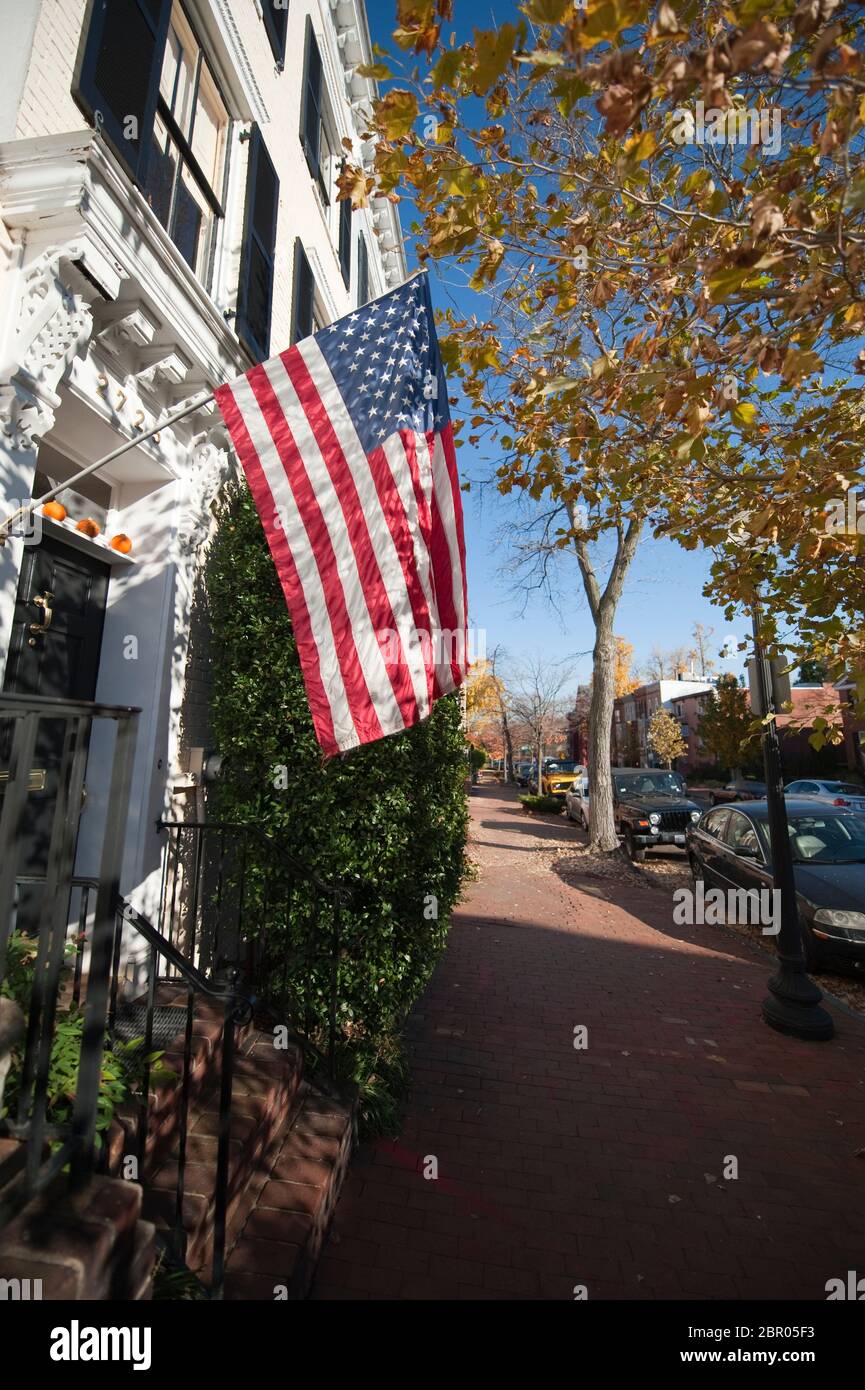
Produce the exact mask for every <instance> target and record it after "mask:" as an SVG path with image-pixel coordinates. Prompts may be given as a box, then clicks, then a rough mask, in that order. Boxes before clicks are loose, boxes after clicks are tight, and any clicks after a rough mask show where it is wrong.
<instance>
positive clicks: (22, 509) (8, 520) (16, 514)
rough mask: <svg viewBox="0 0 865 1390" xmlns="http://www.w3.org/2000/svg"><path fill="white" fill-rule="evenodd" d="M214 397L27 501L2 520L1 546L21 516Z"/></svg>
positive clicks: (178, 412)
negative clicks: (10, 528)
mask: <svg viewBox="0 0 865 1390" xmlns="http://www.w3.org/2000/svg"><path fill="white" fill-rule="evenodd" d="M213 399H214V394H213V392H212V391H208V393H207V395H205V396H201V397H199V399H198V400H194V401H192V402H191V403H190V404H187V405H184V406H182V407H181V408H180V410H176V411H175V412H174V414H173V415H169V416H168V417H167V418H166V419H165V420H161V421H160V423H159V424H158V425H154V426H153V429H150V430H147V431H145V433H144V434H137V435H136V436H135V438H134V439H127V440H126V441H125V443H123V444H121V445H119V446H118V448H116V449H112V451H111V453H110V454H105V456H104V457H103V458H101V459H97V460H96V462H95V463H91V464H88V466H87V467H86V468H82V469H81V470H80V472H78V473H74V474H73V476H72V477H71V478H67V480H66V482H65V483H58V485H57V487H54V488H52V489H51V491H50V492H46V493H45V495H44V496H43V497H34V498H33V499H32V500H31V501H30V502H27V503H25V505H24V506H23V507H19V508H18V510H17V511H15V512H12V514H11V516H7V517H6V519H5V521H2V522H0V547H2V546H4V545H5V544H6V541H7V540H8V538H9V527H10V526H11V525H12V523H13V522H15V521H17V520H18V518H19V517H22V518H23V517H27V516H31V515H32V514H33V512H34V511H35V510H36V508H37V507H41V506H43V505H44V504H45V503H46V502H50V501H51V500H52V499H53V498H55V497H56V496H57V494H58V493H60V492H65V491H66V489H67V488H70V487H74V486H75V484H76V483H80V482H81V479H82V478H87V477H89V475H90V474H91V473H96V472H97V471H98V470H99V469H100V468H104V467H105V465H106V464H108V463H113V462H114V460H115V459H116V458H119V457H120V455H121V454H125V453H126V452H127V450H128V449H134V448H135V446H136V444H143V443H144V441H145V439H152V438H153V436H154V435H155V434H159V432H160V431H161V430H166V429H170V427H171V426H172V425H176V424H177V422H178V421H179V420H182V419H183V418H184V416H186V415H192V414H194V412H195V411H196V410H200V409H201V408H202V406H205V405H207V404H208V403H209V402H210V401H212V400H213Z"/></svg>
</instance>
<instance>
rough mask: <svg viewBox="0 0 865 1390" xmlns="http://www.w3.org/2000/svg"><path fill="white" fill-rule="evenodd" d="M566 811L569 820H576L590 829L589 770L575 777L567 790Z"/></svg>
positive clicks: (584, 827) (586, 828)
mask: <svg viewBox="0 0 865 1390" xmlns="http://www.w3.org/2000/svg"><path fill="white" fill-rule="evenodd" d="M565 812H566V814H567V817H568V820H575V821H577V823H578V824H579V825H581V826H582V827H583V829H584V830H588V828H589V774H588V773H587V772H583V773H581V774H580V776H579V777H575V778H574V780H573V782H572V783H571V785H570V786H569V787H568V790H567V791H566V792H565Z"/></svg>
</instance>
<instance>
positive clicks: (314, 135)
mask: <svg viewBox="0 0 865 1390" xmlns="http://www.w3.org/2000/svg"><path fill="white" fill-rule="evenodd" d="M322 83H323V73H322V66H321V54H320V53H319V51H318V40H317V39H316V37H315V34H314V33H313V30H312V21H311V20H310V19H307V21H306V46H305V50H304V58H303V105H302V109H301V116H300V138H301V140H302V142H303V152H304V154H305V155H306V162H307V164H308V165H309V172H310V173H311V174H312V176H313V178H314V179H317V180H318V183H319V186H320V187H321V190H322V193H323V194H324V198H325V201H326V202H329V201H330V199H329V196H328V195H329V190H328V188H327V186H326V182H325V180H324V177H323V170H322V133H323V129H322V128H323V124H324V121H323V106H322V102H323V99H324V94H323V90H322Z"/></svg>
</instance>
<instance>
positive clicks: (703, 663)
mask: <svg viewBox="0 0 865 1390" xmlns="http://www.w3.org/2000/svg"><path fill="white" fill-rule="evenodd" d="M714 632H715V629H714V628H713V627H704V626H703V624H702V623H694V628H693V632H692V636H693V638H694V650H693V652H692V656H693V658H694V662H695V664H696V667H697V672H698V674H699V676H700V679H701V680H706V679H708V678H709V677H710V676H711V675H712V672H713V671H714V670H715V669H716V667H715V662H714V660H713V659H712V657H711V655H710V649H709V642H710V640H711V638H712V636H713V635H714Z"/></svg>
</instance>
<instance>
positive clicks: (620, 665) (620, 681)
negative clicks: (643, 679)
mask: <svg viewBox="0 0 865 1390" xmlns="http://www.w3.org/2000/svg"><path fill="white" fill-rule="evenodd" d="M633 655H634V648H633V646H632V644H631V643H630V642H626V641H625V639H624V637H617V638H616V646H615V655H614V658H613V660H614V666H613V693H614V694H615V696H616V698H617V699H618V697H619V696H620V695H628V694H630V692H631V691H632V690H634V689H635V688H636V686H637V685H638V684H639V682H638V679H637V677H636V676H635V675H634V674H633V673H632V671H631V661H632V659H633Z"/></svg>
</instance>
